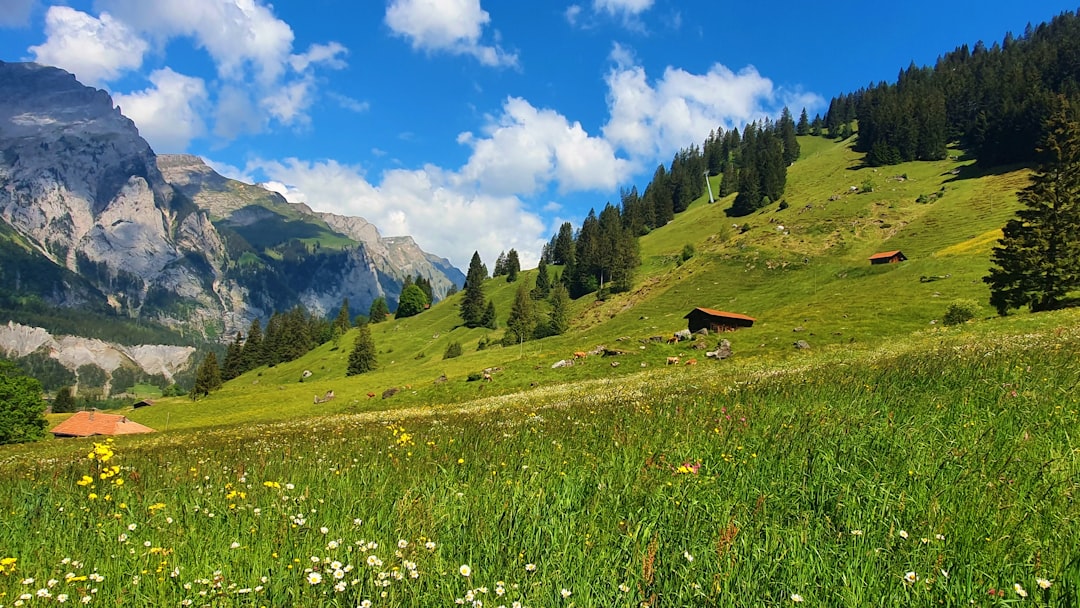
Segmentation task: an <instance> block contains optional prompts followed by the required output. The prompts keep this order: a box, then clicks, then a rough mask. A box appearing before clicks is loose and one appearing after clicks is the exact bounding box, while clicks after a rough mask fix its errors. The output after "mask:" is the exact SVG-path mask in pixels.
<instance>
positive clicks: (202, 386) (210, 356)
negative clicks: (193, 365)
mask: <svg viewBox="0 0 1080 608" xmlns="http://www.w3.org/2000/svg"><path fill="white" fill-rule="evenodd" d="M219 388H221V370H220V369H218V362H217V355H215V354H214V353H213V352H209V353H206V357H204V358H203V361H202V363H200V364H199V367H198V369H196V370H195V385H194V386H192V387H191V392H190V393H188V396H189V397H191V400H192V401H194V400H195V399H198V398H199V397H205V396H207V395H209V394H210V391H216V390H217V389H219Z"/></svg>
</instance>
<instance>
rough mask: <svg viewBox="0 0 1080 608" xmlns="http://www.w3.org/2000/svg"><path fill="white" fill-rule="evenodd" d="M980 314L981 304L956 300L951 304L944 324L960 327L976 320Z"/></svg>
mask: <svg viewBox="0 0 1080 608" xmlns="http://www.w3.org/2000/svg"><path fill="white" fill-rule="evenodd" d="M978 314H979V303H978V302H976V301H975V300H956V301H954V302H953V303H952V304H949V308H948V309H947V310H946V311H945V317H944V318H943V319H942V322H943V323H944V324H945V325H960V324H962V323H966V322H968V321H970V320H972V319H974V318H975V317H976V316H978Z"/></svg>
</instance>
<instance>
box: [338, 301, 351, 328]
mask: <svg viewBox="0 0 1080 608" xmlns="http://www.w3.org/2000/svg"><path fill="white" fill-rule="evenodd" d="M351 327H352V317H351V316H350V314H349V298H345V299H344V300H342V301H341V308H340V309H338V315H337V318H336V319H334V329H336V330H338V332H339V333H345V332H347V331H349V329H350V328H351Z"/></svg>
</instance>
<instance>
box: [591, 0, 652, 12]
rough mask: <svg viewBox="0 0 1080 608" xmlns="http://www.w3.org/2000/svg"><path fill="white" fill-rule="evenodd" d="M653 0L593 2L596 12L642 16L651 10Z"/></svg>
mask: <svg viewBox="0 0 1080 608" xmlns="http://www.w3.org/2000/svg"><path fill="white" fill-rule="evenodd" d="M652 5H653V0H593V8H594V9H595V10H596V11H598V12H599V11H604V12H607V13H610V14H612V15H616V14H621V15H640V14H641V13H643V12H645V11H647V10H649V9H650V8H651V7H652Z"/></svg>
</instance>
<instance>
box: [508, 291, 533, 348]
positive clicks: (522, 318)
mask: <svg viewBox="0 0 1080 608" xmlns="http://www.w3.org/2000/svg"><path fill="white" fill-rule="evenodd" d="M535 329H536V311H535V310H534V308H533V300H532V298H531V297H529V290H528V288H527V287H526V286H525V284H521V285H518V288H517V291H516V292H515V293H514V303H513V305H512V306H511V307H510V317H509V318H508V319H507V320H506V336H507V337H508V338H510V342H511V343H514V344H516V343H519V342H524V341H525V340H529V339H531V338H532V336H533V331H534V330H535ZM504 343H505V339H504Z"/></svg>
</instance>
